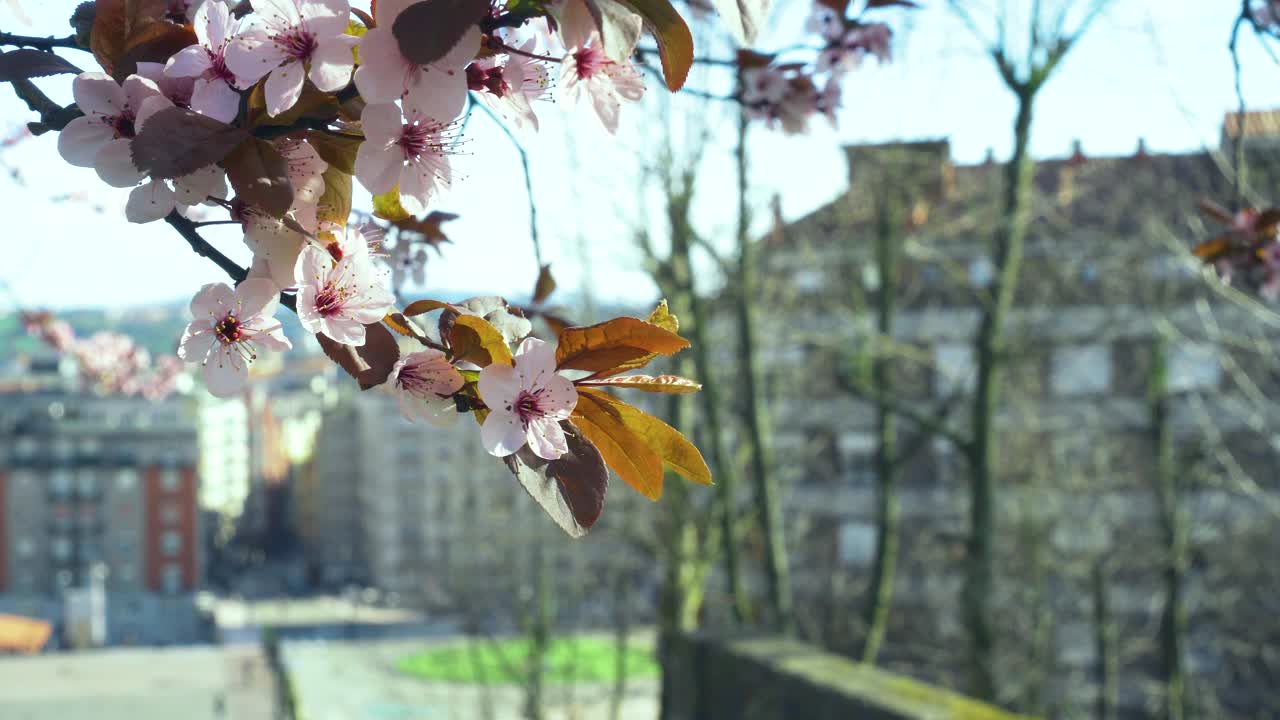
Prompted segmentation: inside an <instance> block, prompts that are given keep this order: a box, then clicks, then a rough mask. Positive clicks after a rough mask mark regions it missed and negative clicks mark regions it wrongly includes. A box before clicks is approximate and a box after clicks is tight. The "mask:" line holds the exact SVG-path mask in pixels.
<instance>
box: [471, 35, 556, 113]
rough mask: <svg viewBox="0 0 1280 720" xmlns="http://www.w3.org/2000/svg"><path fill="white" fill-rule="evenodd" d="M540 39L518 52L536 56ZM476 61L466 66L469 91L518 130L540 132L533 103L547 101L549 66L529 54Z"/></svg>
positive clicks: (530, 40) (534, 39)
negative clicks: (503, 59)
mask: <svg viewBox="0 0 1280 720" xmlns="http://www.w3.org/2000/svg"><path fill="white" fill-rule="evenodd" d="M537 45H538V43H537V39H536V38H532V37H531V38H529V39H528V40H526V41H525V42H524V44H523V45H521V46H520V47H519V48H517V49H519V50H522V51H524V52H526V53H530V54H532V53H534V51H535V50H536V48H537ZM498 57H499V56H496V55H495V56H490V57H487V58H481V59H477V60H476V61H475V62H473V63H471V64H470V65H468V66H467V88H468V89H470V90H471V91H472V92H474V93H475V97H476V98H478V99H479V100H480V102H482V103H484V104H485V106H486V107H488V108H489V109H490V110H493V111H494V112H496V113H497V114H498V115H500V116H502V118H503V119H505V120H507V121H509V122H510V123H512V124H513V125H515V126H516V127H517V128H518V129H521V130H524V129H530V130H537V129H538V116H537V115H536V114H534V112H533V105H532V103H531V101H533V100H539V99H542V98H545V97H546V96H547V95H548V88H549V87H550V85H551V80H550V76H549V73H548V72H547V67H546V63H544V62H542V61H541V60H537V59H535V58H531V57H528V56H527V55H518V54H515V53H511V54H508V55H505V56H503V57H505V58H506V59H505V61H503V62H502V63H499V62H498Z"/></svg>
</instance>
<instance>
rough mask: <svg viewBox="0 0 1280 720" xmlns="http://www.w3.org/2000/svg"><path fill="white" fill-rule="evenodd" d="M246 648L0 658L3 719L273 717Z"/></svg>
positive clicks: (259, 671) (262, 670) (266, 686)
mask: <svg viewBox="0 0 1280 720" xmlns="http://www.w3.org/2000/svg"><path fill="white" fill-rule="evenodd" d="M274 706H275V695H274V690H273V684H272V680H271V674H270V672H269V671H268V669H267V666H266V663H265V662H264V658H263V657H262V655H261V653H260V652H259V651H258V649H257V648H253V647H235V648H228V647H217V646H198V647H182V648H127V649H112V650H97V651H87V652H76V653H49V654H46V655H36V656H32V657H7V658H0V718H3V720H81V719H84V720H175V719H177V718H181V720H274V717H275V715H274Z"/></svg>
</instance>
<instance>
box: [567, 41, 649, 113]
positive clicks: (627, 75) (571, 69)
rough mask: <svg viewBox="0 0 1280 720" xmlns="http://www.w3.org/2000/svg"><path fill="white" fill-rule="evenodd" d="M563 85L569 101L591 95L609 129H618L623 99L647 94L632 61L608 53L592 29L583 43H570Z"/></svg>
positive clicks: (577, 100)
mask: <svg viewBox="0 0 1280 720" xmlns="http://www.w3.org/2000/svg"><path fill="white" fill-rule="evenodd" d="M560 87H561V88H562V89H563V90H564V94H565V96H566V97H567V98H569V100H570V101H573V102H580V101H581V99H582V98H583V96H586V97H588V98H590V100H591V106H592V108H593V109H594V110H595V112H596V116H597V117H599V118H600V123H601V124H602V125H604V128H605V129H606V130H608V131H609V132H610V133H615V132H617V131H618V113H619V112H620V111H621V109H622V101H623V100H630V101H631V102H636V101H638V100H640V98H642V97H644V79H643V78H641V77H640V71H639V70H637V69H636V67H635V65H632V64H631V63H629V62H628V63H620V62H615V61H613V60H611V59H609V56H607V55H605V52H604V46H603V45H602V44H601V43H600V35H599V33H593V34H592V35H591V39H590V40H589V41H588V42H587V44H586V45H585V46H583V47H571V48H569V50H568V54H566V55H565V57H564V62H562V63H561V64H560Z"/></svg>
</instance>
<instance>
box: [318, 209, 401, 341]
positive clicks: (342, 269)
mask: <svg viewBox="0 0 1280 720" xmlns="http://www.w3.org/2000/svg"><path fill="white" fill-rule="evenodd" d="M347 236H348V242H350V243H359V242H362V240H361V239H360V238H356V237H352V236H361V237H363V236H362V235H361V233H360V231H359V230H357V229H355V228H347ZM294 280H295V282H296V283H297V284H298V320H299V321H301V322H302V326H303V327H304V328H306V329H307V331H308V332H312V333H319V334H323V335H326V336H328V337H329V338H330V339H332V340H335V341H337V342H340V343H342V344H344V345H363V344H364V340H365V329H364V326H365V325H366V324H369V323H375V322H378V321H379V320H381V319H382V318H384V317H386V314H387V312H389V311H390V310H391V308H392V307H393V306H394V304H395V296H394V295H392V294H391V292H390V291H389V290H387V289H386V287H385V286H384V284H383V283H384V282H385V278H384V277H383V273H381V272H379V271H378V269H377V267H376V266H375V265H374V264H373V261H372V259H371V258H370V257H369V256H368V255H367V254H361V253H351V254H346V255H344V256H343V257H342V259H340V260H335V259H334V258H333V257H332V256H331V255H330V254H329V253H328V252H327V251H325V250H323V249H321V248H319V247H317V246H315V245H312V244H308V245H307V246H306V247H305V248H303V250H302V253H301V254H300V255H299V256H298V267H297V269H296V270H295V272H294Z"/></svg>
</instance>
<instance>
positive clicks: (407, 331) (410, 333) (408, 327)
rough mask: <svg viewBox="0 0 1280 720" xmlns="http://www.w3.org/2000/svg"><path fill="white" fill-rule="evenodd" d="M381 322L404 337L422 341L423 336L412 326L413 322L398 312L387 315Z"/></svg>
mask: <svg viewBox="0 0 1280 720" xmlns="http://www.w3.org/2000/svg"><path fill="white" fill-rule="evenodd" d="M382 322H383V323H384V324H385V325H386V326H387V327H389V328H391V329H392V330H395V331H396V332H398V333H400V334H401V335H404V336H405V337H411V338H413V339H414V340H418V341H419V342H421V341H422V340H423V339H424V336H423V334H422V333H421V332H420V331H419V330H418V328H417V327H415V326H414V324H413V322H412V321H410V320H409V319H408V318H406V317H405V316H404V315H402V314H400V313H398V312H393V313H387V316H386V317H384V318H382Z"/></svg>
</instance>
